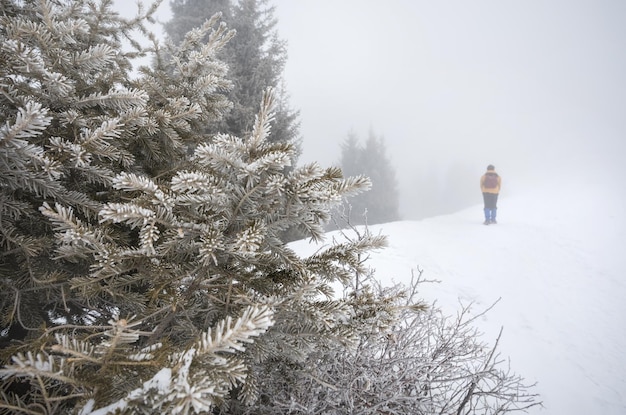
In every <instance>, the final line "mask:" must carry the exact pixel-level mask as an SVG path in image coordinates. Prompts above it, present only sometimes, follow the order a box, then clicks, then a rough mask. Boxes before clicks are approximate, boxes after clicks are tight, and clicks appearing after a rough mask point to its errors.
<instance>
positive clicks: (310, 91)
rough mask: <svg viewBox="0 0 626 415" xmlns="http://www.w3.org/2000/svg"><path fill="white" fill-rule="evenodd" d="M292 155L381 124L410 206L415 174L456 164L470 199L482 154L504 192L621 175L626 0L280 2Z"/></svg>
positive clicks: (331, 147) (323, 157) (318, 150)
mask: <svg viewBox="0 0 626 415" xmlns="http://www.w3.org/2000/svg"><path fill="white" fill-rule="evenodd" d="M276 4H277V10H276V11H277V17H278V19H279V31H280V34H281V36H283V37H284V38H285V39H287V41H288V45H289V59H288V63H287V67H286V81H287V88H288V91H289V92H290V93H291V98H292V99H291V102H292V103H293V105H294V106H295V107H296V108H299V109H300V110H301V119H302V134H303V136H304V154H303V156H302V159H301V160H302V161H314V160H315V161H320V162H322V163H323V164H329V163H333V162H336V161H337V160H339V142H341V140H343V139H344V138H345V137H346V135H347V133H348V132H349V131H351V130H354V131H355V132H357V134H358V135H360V136H361V137H362V138H365V137H366V136H367V134H368V132H369V130H370V129H372V130H373V131H374V132H375V133H377V134H380V135H383V136H384V138H385V140H386V142H387V144H388V147H389V151H388V155H389V156H390V158H391V159H392V160H393V162H394V164H395V166H396V170H397V177H398V180H399V183H400V190H401V193H402V197H401V202H402V206H401V210H402V213H403V215H404V217H405V218H411V217H412V212H413V210H414V209H413V208H412V205H414V204H419V203H420V199H421V198H431V197H433V196H434V195H419V194H416V192H415V190H414V185H415V181H416V178H417V177H418V176H419V175H424V174H426V173H429V172H431V171H436V172H437V173H439V174H440V175H441V178H442V180H443V178H444V177H445V175H446V174H447V172H448V170H449V169H450V168H451V167H453V166H454V167H455V169H456V170H457V171H461V172H462V173H464V174H458V175H457V176H459V178H457V179H456V183H455V185H454V186H453V188H452V189H451V190H448V191H450V192H452V193H454V192H458V193H461V194H466V192H467V188H468V187H470V188H471V191H473V192H474V195H475V199H474V201H480V193H479V192H478V191H477V188H478V185H477V182H478V178H479V176H480V174H482V173H483V171H484V169H485V167H486V166H487V164H490V163H493V164H495V165H496V167H497V169H498V171H499V172H500V174H501V175H502V176H503V178H504V191H505V192H509V193H513V192H515V191H516V190H517V189H519V188H522V187H528V186H531V187H532V186H534V181H535V180H538V179H539V180H541V177H542V176H543V175H544V174H546V173H550V174H559V175H561V174H562V175H567V174H569V172H570V171H571V170H585V169H597V168H601V169H605V170H606V172H607V175H609V174H610V175H619V176H621V177H625V176H626V174H625V170H624V169H623V168H622V167H620V164H621V158H622V157H623V155H624V154H626V151H625V150H626V146H625V145H624V143H625V141H626V140H625V138H626V137H624V136H625V132H626V117H625V116H624V114H626V76H625V74H626V60H625V56H626V55H625V54H624V51H625V50H626V25H624V21H626V2H623V1H621V0H614V1H611V0H582V1H581V0H574V1H572V0H551V1H543V0H530V1H505V2H503V1H499V0H487V1H485V0H481V1H463V0H453V1H445V2H442V1H430V0H428V1H427V0H389V1H386V2H380V1H373V0H341V1H336V0H298V1H293V0H278V1H277V2H276Z"/></svg>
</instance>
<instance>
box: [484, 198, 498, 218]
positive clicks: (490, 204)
mask: <svg viewBox="0 0 626 415" xmlns="http://www.w3.org/2000/svg"><path fill="white" fill-rule="evenodd" d="M483 201H484V202H485V219H486V220H496V213H497V211H498V194H497V193H483Z"/></svg>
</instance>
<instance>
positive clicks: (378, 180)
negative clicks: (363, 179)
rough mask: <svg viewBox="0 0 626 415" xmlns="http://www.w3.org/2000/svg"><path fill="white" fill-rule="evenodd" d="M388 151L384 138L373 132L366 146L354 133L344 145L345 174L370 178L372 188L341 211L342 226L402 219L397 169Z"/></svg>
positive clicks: (352, 200) (343, 165)
mask: <svg viewBox="0 0 626 415" xmlns="http://www.w3.org/2000/svg"><path fill="white" fill-rule="evenodd" d="M385 150H386V149H385V145H384V141H383V139H382V137H378V136H376V135H375V134H374V132H373V131H370V133H369V136H368V138H367V140H366V142H365V144H364V145H363V144H361V143H360V142H359V139H358V137H357V136H356V134H354V133H350V134H348V137H347V138H346V139H345V140H344V142H343V143H342V146H341V161H340V165H341V168H342V170H343V171H344V173H345V174H346V175H357V174H362V175H365V176H367V177H369V178H370V180H371V181H372V188H371V190H370V191H368V192H366V193H362V194H360V195H358V196H356V197H354V198H352V199H351V200H350V201H349V203H347V204H345V205H344V206H343V207H342V209H341V210H340V214H339V215H338V216H339V218H338V219H337V221H336V222H337V224H338V225H339V226H342V225H343V222H345V221H346V220H347V221H349V223H350V224H352V225H360V224H364V223H367V224H370V225H373V224H377V223H386V222H393V221H395V220H399V219H400V213H399V204H400V201H399V194H398V186H397V181H396V178H395V169H394V167H393V164H392V162H391V160H390V159H389V158H388V157H387V155H386V151H385Z"/></svg>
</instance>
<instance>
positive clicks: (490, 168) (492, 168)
mask: <svg viewBox="0 0 626 415" xmlns="http://www.w3.org/2000/svg"><path fill="white" fill-rule="evenodd" d="M495 169H496V168H495V167H493V164H490V165H488V166H487V170H495Z"/></svg>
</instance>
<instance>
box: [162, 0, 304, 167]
mask: <svg viewBox="0 0 626 415" xmlns="http://www.w3.org/2000/svg"><path fill="white" fill-rule="evenodd" d="M171 9H172V18H171V19H170V20H169V21H168V22H166V24H165V30H166V33H167V35H168V37H169V38H170V39H171V40H172V41H173V42H175V43H177V42H180V41H181V39H183V37H184V35H185V33H187V32H188V31H189V30H192V29H194V28H195V27H198V26H200V25H201V24H202V23H203V22H204V20H206V19H207V18H209V17H211V16H212V15H213V14H215V13H218V12H219V13H222V20H223V21H224V22H226V23H227V24H228V26H229V27H230V28H231V29H233V30H234V31H235V33H236V34H235V36H234V37H233V39H232V40H231V41H230V42H228V44H227V45H225V47H224V48H223V50H222V51H220V52H218V53H219V57H220V58H221V59H223V60H224V61H225V62H226V63H227V64H228V66H229V75H228V76H229V79H231V80H232V81H233V87H232V88H231V90H230V91H229V93H228V98H229V99H230V100H231V101H232V102H233V108H232V109H231V110H230V111H229V113H228V114H226V116H225V117H224V118H223V120H222V121H221V122H220V123H218V124H216V125H215V126H213V127H212V131H214V132H215V131H217V132H221V133H229V134H233V135H236V136H245V134H247V133H248V132H249V131H250V129H251V128H252V125H253V123H254V117H255V114H256V111H257V107H258V103H259V101H260V100H261V97H262V95H263V91H264V90H265V89H266V88H267V87H268V86H271V87H274V88H275V89H276V91H277V92H276V98H275V99H276V108H275V111H274V123H273V126H272V135H271V137H269V140H270V141H278V142H292V143H296V141H295V140H297V139H298V135H299V122H298V112H297V111H295V110H293V109H292V108H291V107H290V105H289V100H288V96H287V93H286V91H285V90H284V88H283V77H282V74H283V70H284V67H285V63H286V62H287V49H286V43H285V41H283V40H281V39H280V38H279V36H278V33H277V30H276V24H277V20H276V18H275V16H274V7H273V6H270V5H269V3H268V1H267V0H238V1H231V0H173V1H172V2H171ZM298 150H299V146H298ZM298 152H299V151H298ZM297 155H298V154H296V156H297ZM294 162H295V160H294Z"/></svg>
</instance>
